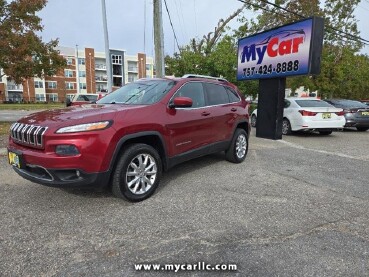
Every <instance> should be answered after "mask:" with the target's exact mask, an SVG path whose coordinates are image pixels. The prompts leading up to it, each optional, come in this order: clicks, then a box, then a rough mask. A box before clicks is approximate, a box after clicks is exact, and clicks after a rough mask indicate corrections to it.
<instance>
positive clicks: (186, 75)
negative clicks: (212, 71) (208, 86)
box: [182, 74, 228, 82]
mask: <svg viewBox="0 0 369 277" xmlns="http://www.w3.org/2000/svg"><path fill="white" fill-rule="evenodd" d="M182 78H205V79H213V80H218V81H221V82H228V80H227V79H225V78H220V77H213V76H206V75H197V74H185V75H183V76H182Z"/></svg>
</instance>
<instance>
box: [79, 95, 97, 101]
mask: <svg viewBox="0 0 369 277" xmlns="http://www.w3.org/2000/svg"><path fill="white" fill-rule="evenodd" d="M97 96H98V95H83V94H81V95H79V96H78V97H77V100H76V101H96V100H97Z"/></svg>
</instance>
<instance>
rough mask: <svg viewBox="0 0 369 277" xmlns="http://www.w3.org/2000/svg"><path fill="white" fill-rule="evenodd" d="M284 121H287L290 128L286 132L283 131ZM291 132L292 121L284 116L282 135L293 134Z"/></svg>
mask: <svg viewBox="0 0 369 277" xmlns="http://www.w3.org/2000/svg"><path fill="white" fill-rule="evenodd" d="M284 122H286V123H287V126H288V130H287V132H286V133H283V124H284ZM291 132H292V130H291V123H290V121H289V120H288V119H287V118H283V121H282V135H284V136H288V135H290V134H291Z"/></svg>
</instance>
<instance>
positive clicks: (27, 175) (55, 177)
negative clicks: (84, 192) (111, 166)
mask: <svg viewBox="0 0 369 277" xmlns="http://www.w3.org/2000/svg"><path fill="white" fill-rule="evenodd" d="M12 167H13V169H14V171H15V172H16V173H18V174H19V175H20V176H21V177H23V178H24V179H27V180H29V181H31V182H33V183H37V184H41V185H46V186H50V187H61V188H72V187H88V188H104V187H106V186H107V185H108V183H109V176H110V174H109V171H106V172H99V173H86V172H84V171H82V170H80V169H48V168H44V167H41V166H38V165H31V164H27V165H25V166H24V167H23V168H18V167H15V166H12Z"/></svg>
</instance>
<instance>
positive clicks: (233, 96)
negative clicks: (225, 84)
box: [226, 88, 240, 103]
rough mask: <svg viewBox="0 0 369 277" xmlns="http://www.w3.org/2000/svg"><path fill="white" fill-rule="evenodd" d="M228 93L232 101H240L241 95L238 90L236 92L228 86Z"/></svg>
mask: <svg viewBox="0 0 369 277" xmlns="http://www.w3.org/2000/svg"><path fill="white" fill-rule="evenodd" d="M226 90H227V93H228V98H229V102H230V103H234V102H239V101H240V97H239V96H238V94H237V92H235V91H234V90H233V89H230V88H226Z"/></svg>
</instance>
